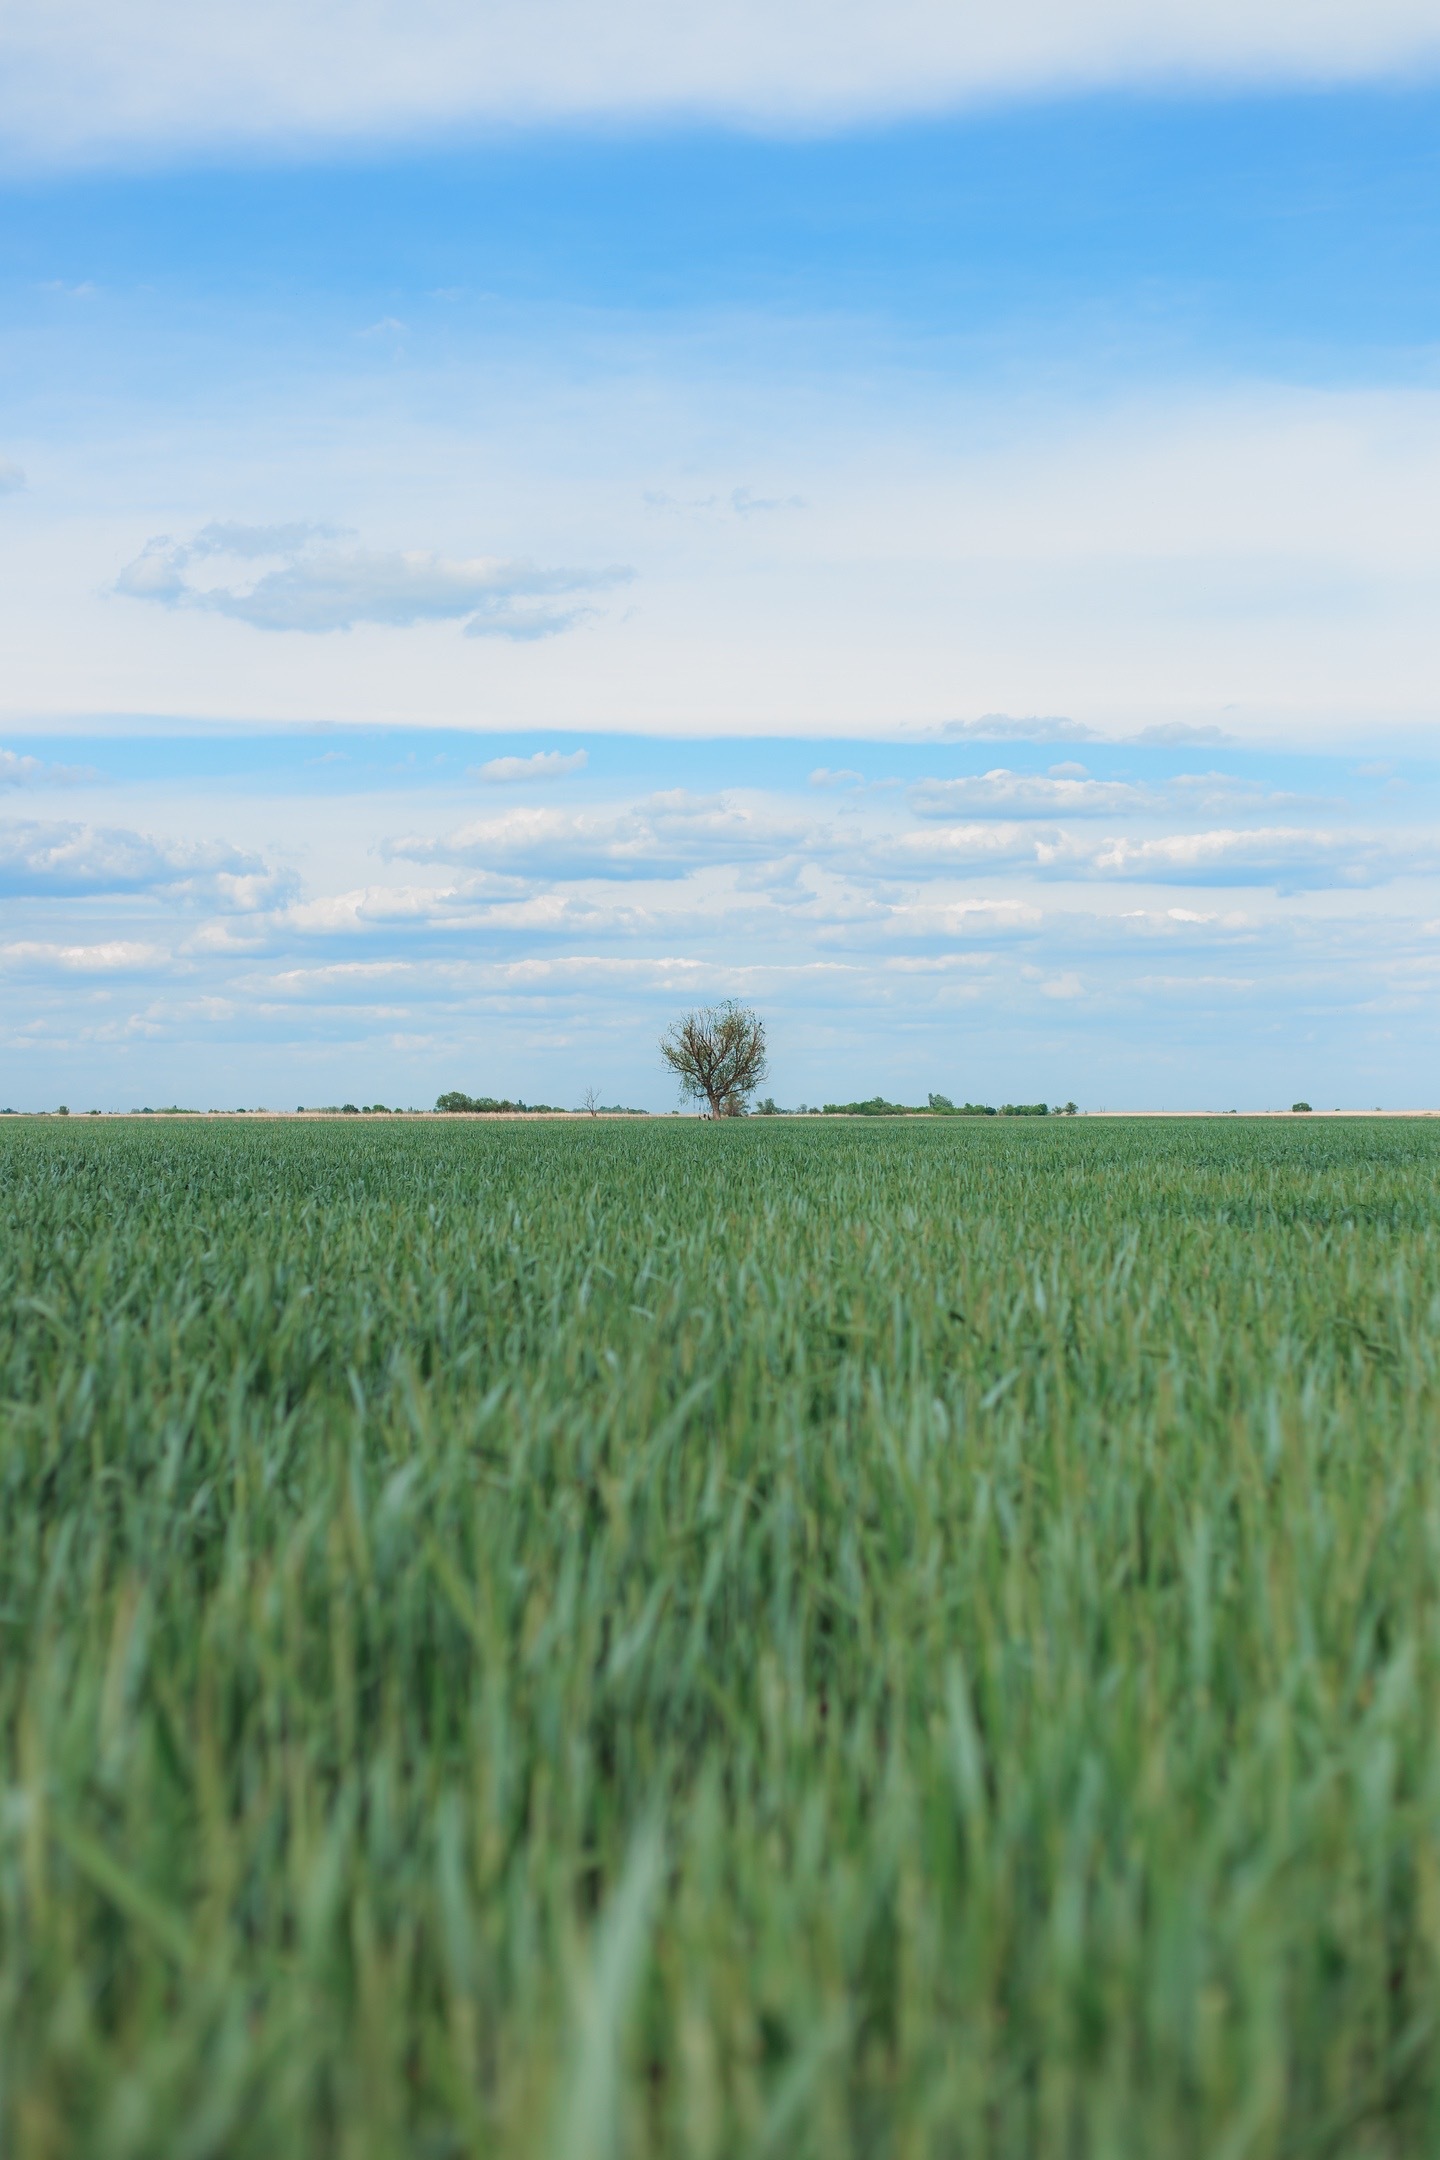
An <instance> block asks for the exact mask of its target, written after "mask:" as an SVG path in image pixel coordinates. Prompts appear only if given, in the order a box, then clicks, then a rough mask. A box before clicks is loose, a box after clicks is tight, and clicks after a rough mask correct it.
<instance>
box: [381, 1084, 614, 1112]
mask: <svg viewBox="0 0 1440 2160" xmlns="http://www.w3.org/2000/svg"><path fill="white" fill-rule="evenodd" d="M375 1107H376V1109H377V1110H378V1109H379V1108H380V1107H381V1105H380V1104H379V1103H377V1104H376V1105H375ZM603 1107H604V1106H603V1105H602V1108H603ZM435 1108H436V1109H437V1110H450V1111H453V1112H454V1113H455V1114H456V1115H457V1116H466V1117H476V1116H485V1115H489V1116H491V1117H494V1116H496V1115H497V1114H502V1113H504V1112H507V1111H508V1112H510V1113H512V1114H513V1113H514V1112H515V1111H517V1110H538V1111H543V1112H545V1113H547V1114H549V1115H552V1116H553V1115H554V1113H555V1109H556V1105H555V1104H554V1103H548V1102H531V1103H527V1102H510V1101H509V1100H508V1099H502V1098H500V1097H499V1096H495V1095H466V1094H463V1093H462V1092H461V1090H460V1089H459V1088H451V1090H450V1092H449V1093H448V1094H447V1095H437V1096H436V1098H435Z"/></svg>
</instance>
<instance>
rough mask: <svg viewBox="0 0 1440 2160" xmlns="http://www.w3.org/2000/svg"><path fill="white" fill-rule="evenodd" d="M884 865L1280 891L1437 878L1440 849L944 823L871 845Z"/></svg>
mask: <svg viewBox="0 0 1440 2160" xmlns="http://www.w3.org/2000/svg"><path fill="white" fill-rule="evenodd" d="M865 859H866V861H867V862H868V863H869V865H870V866H871V867H872V868H873V869H876V870H879V871H882V872H889V873H894V872H896V871H903V870H904V869H905V868H906V867H909V868H910V870H911V871H912V872H913V873H918V872H921V871H925V870H930V871H941V872H943V871H946V870H949V871H950V872H952V873H953V874H954V875H956V876H968V877H975V876H981V875H985V874H988V873H990V872H992V871H1000V870H1011V871H1023V872H1026V873H1028V874H1030V875H1032V876H1039V877H1043V878H1076V879H1081V880H1084V881H1086V882H1092V881H1095V880H1102V881H1112V880H1113V881H1124V882H1128V883H1135V884H1150V885H1192V886H1209V885H1222V886H1223V885H1237V886H1241V885H1253V886H1271V887H1273V888H1275V889H1276V890H1277V891H1280V892H1305V891H1324V890H1331V889H1334V888H1337V887H1353V888H1359V887H1365V886H1372V885H1381V884H1384V883H1386V882H1388V881H1389V880H1391V879H1393V878H1397V877H1403V876H1406V875H1415V874H1418V875H1421V876H1427V875H1428V876H1433V875H1434V873H1435V871H1436V869H1437V867H1440V849H1437V846H1436V843H1435V842H1434V841H1432V840H1429V839H1426V838H1424V837H1423V836H1422V837H1419V838H1416V837H1413V836H1412V837H1397V836H1382V835H1380V834H1376V833H1334V832H1314V831H1307V830H1306V829H1305V828H1303V827H1300V826H1261V827H1257V828H1256V829H1255V830H1254V831H1251V832H1245V831H1240V830H1236V829H1234V828H1224V829H1220V830H1216V831H1210V832H1197V833H1165V834H1160V835H1157V836H1156V837H1154V838H1152V839H1134V840H1132V839H1123V838H1112V837H1107V838H1105V839H1102V840H1091V839H1082V838H1079V837H1077V836H1076V835H1075V834H1073V833H1067V832H1065V831H1063V830H1062V829H1061V828H1059V827H1055V826H1035V825H1026V824H1021V823H1018V822H1015V823H1003V824H1002V823H999V822H997V823H994V824H988V823H986V824H979V823H976V824H967V825H950V826H936V827H933V828H930V829H922V830H921V831H918V832H906V833H900V834H898V835H896V836H895V837H893V838H889V839H885V838H879V839H876V840H875V841H873V842H872V843H871V845H870V846H869V848H868V849H867V850H866V857H865Z"/></svg>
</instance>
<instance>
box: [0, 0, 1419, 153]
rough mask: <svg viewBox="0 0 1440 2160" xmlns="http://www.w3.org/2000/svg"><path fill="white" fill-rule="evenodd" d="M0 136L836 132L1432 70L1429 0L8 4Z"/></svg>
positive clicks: (109, 145) (97, 148)
mask: <svg viewBox="0 0 1440 2160" xmlns="http://www.w3.org/2000/svg"><path fill="white" fill-rule="evenodd" d="M0 20H3V30H0V81H3V82H4V83H5V85H6V89H5V92H4V94H3V96H0V125H3V128H4V130H5V134H6V136H7V137H8V139H9V141H10V142H11V144H12V145H13V146H14V147H13V148H12V152H11V155H12V156H14V155H16V154H17V153H18V154H20V155H24V156H29V157H30V158H32V159H36V160H42V161H50V160H53V159H55V158H65V157H70V158H76V157H85V156H94V155H98V154H101V153H103V152H104V151H106V150H113V149H117V148H123V147H126V146H138V145H143V146H146V147H149V148H152V149H153V148H155V147H158V146H171V145H175V146H179V145H185V144H202V143H203V144H205V145H207V146H208V145H211V144H213V143H215V142H217V141H223V140H227V139H228V140H231V141H243V140H250V141H254V142H257V143H260V144H263V145H267V146H269V145H273V144H276V143H277V142H278V143H281V144H283V143H284V142H285V141H286V139H287V138H289V139H292V140H293V139H294V138H297V137H299V138H305V137H314V136H321V137H327V136H328V137H339V138H345V137H355V136H359V135H365V134H371V133H375V132H382V133H405V132H409V131H415V130H418V129H421V128H425V127H433V126H435V125H436V124H443V123H446V122H450V123H467V122H468V123H475V122H482V123H484V122H491V123H499V124H500V125H503V126H507V127H510V126H514V125H515V124H516V123H517V122H524V121H526V120H536V119H552V118H559V117H566V116H580V115H608V116H616V117H640V116H643V115H646V114H654V113H657V112H659V113H664V112H679V113H684V114H687V115H691V114H696V113H700V114H706V115H710V116H719V117H723V118H732V117H734V118H742V119H745V120H747V121H750V122H757V121H758V122H760V123H761V124H766V123H769V124H794V123H796V122H804V123H806V124H815V123H817V122H818V123H821V124H824V123H830V122H838V121H846V120H854V119H858V118H862V117H866V116H883V115H888V114H894V113H899V112H903V111H917V110H918V111H933V110H936V109H940V108H943V107H945V106H949V105H953V104H955V103H957V102H963V101H966V100H973V99H975V98H978V97H989V96H994V95H996V94H1002V95H1013V94H1015V93H1016V92H1027V91H1029V92H1035V91H1039V92H1056V91H1068V90H1074V89H1080V88H1085V87H1088V86H1092V85H1098V84H1111V83H1133V82H1144V81H1156V80H1159V81H1180V80H1183V81H1193V80H1196V79H1199V80H1201V81H1211V82H1236V81H1239V82H1252V81H1258V82H1268V81H1274V80H1298V81H1301V82H1324V81H1331V80H1336V79H1342V78H1348V77H1353V76H1362V77H1363V76H1375V75H1388V74H1394V73H1398V72H1401V71H1407V70H1413V69H1414V68H1416V67H1420V66H1429V65H1431V64H1433V62H1434V60H1435V57H1436V51H1437V45H1440V26H1437V22H1436V18H1435V10H1434V7H1433V5H1432V4H1431V0H1309V4H1305V0H1169V4H1168V5H1167V6H1165V7H1164V8H1157V7H1156V6H1155V5H1154V4H1153V0H1085V4H1084V5H1076V4H1075V0H1010V4H1009V5H1008V6H1006V7H1003V8H1001V7H994V6H987V5H983V4H981V0H963V4H962V0H955V4H952V5H950V6H937V5H936V4H935V0H889V4H888V5H885V6H881V5H880V4H879V0H826V4H825V5H824V6H822V5H821V4H820V0H730V4H729V5H727V6H726V7H724V8H718V9H717V8H714V7H710V6H705V5H703V4H702V0H619V4H618V5H617V6H616V7H614V8H611V9H608V10H604V11H597V10H596V9H595V8H594V7H592V6H589V5H586V4H584V0H474V4H471V5H466V6H462V5H459V4H457V0H372V4H371V5H369V6H367V7H366V8H365V9H364V10H363V11H360V12H358V13H357V11H356V10H355V9H354V8H352V7H349V6H346V5H344V4H343V0H301V4H298V5H297V4H294V0H250V4H249V5H247V6H246V7H244V8H236V7H195V6H193V5H192V4H191V0H135V4H134V5H133V6H131V7H129V8H127V9H125V10H124V11H123V12H117V11H116V9H115V8H114V6H113V5H111V4H110V0H10V4H9V6H8V7H7V9H6V10H5V14H4V17H3V18H0Z"/></svg>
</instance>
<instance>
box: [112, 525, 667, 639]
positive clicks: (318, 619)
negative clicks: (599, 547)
mask: <svg viewBox="0 0 1440 2160" xmlns="http://www.w3.org/2000/svg"><path fill="white" fill-rule="evenodd" d="M227 566H228V571H227ZM237 572H238V573H239V574H238V575H237ZM629 576H630V572H629V571H628V570H624V569H621V568H617V567H612V568H609V569H602V570H558V569H557V570H546V569H542V568H540V567H539V566H538V565H537V564H535V563H528V562H514V561H508V560H506V559H504V558H502V557H500V556H490V555H477V556H470V557H464V558H452V557H449V556H443V555H435V554H431V553H429V552H427V551H425V550H423V549H406V550H400V551H389V552H381V551H376V550H367V549H363V548H358V547H355V546H353V545H350V544H348V542H346V541H345V539H344V536H343V535H341V534H340V533H338V532H337V530H336V529H335V528H334V527H331V526H325V525H304V524H289V525H241V524H233V523H216V524H210V525H206V526H203V527H202V528H201V530H200V531H199V532H198V533H196V534H195V535H194V536H193V537H192V538H191V539H189V540H175V539H172V538H171V537H170V535H169V534H168V533H161V534H158V535H157V536H156V537H155V538H154V539H152V540H149V541H147V542H146V544H145V546H144V547H143V548H142V550H141V552H140V553H139V554H138V555H137V556H136V557H135V559H134V561H133V562H129V563H127V564H126V565H125V568H124V569H123V570H122V571H121V572H120V575H119V576H118V577H117V579H116V580H115V590H116V592H118V593H123V594H124V595H125V596H126V597H127V598H128V599H132V600H150V601H154V602H156V603H158V604H159V605H160V606H162V607H171V608H195V609H201V610H204V611H206V612H208V613H210V614H215V615H228V616H231V617H233V618H234V619H235V620H236V621H238V622H244V623H249V624H250V625H251V626H252V628H254V629H257V630H297V631H302V632H306V633H309V634H312V635H318V634H321V633H324V632H325V631H330V630H350V629H353V627H354V626H355V624H356V623H382V624H385V625H387V626H388V627H390V628H398V629H408V628H411V627H413V626H414V625H415V624H416V623H424V622H457V621H463V622H464V625H465V635H466V636H467V637H501V638H510V639H517V640H528V639H533V638H545V637H554V636H555V635H557V634H558V633H559V632H560V631H562V630H568V629H570V628H572V627H573V626H574V625H575V624H576V623H578V622H580V621H582V620H584V619H585V617H587V616H588V615H589V614H590V613H591V612H592V610H591V609H590V608H589V607H588V606H581V605H559V604H557V603H558V602H559V601H561V600H564V599H567V598H569V597H571V596H574V595H577V594H581V593H591V594H593V593H596V592H599V591H601V590H603V589H604V588H605V587H607V586H613V585H615V584H618V583H621V582H623V581H624V580H625V579H626V578H628V577H629Z"/></svg>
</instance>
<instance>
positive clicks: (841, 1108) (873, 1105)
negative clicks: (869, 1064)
mask: <svg viewBox="0 0 1440 2160" xmlns="http://www.w3.org/2000/svg"><path fill="white" fill-rule="evenodd" d="M825 1115H826V1117H1067V1116H1068V1117H1073V1116H1074V1115H1075V1105H1074V1103H1066V1104H1064V1105H1063V1107H1062V1106H1061V1105H1060V1104H1056V1106H1055V1108H1054V1109H1053V1110H1052V1109H1051V1107H1050V1105H1049V1104H1048V1103H1043V1102H1036V1103H1011V1102H1007V1103H1001V1105H1000V1107H999V1109H998V1110H997V1109H996V1108H995V1106H994V1104H993V1103H974V1102H967V1103H956V1102H951V1100H950V1098H949V1096H948V1095H932V1096H931V1097H930V1099H929V1101H928V1102H923V1103H898V1102H887V1101H886V1100H885V1097H884V1096H883V1095H872V1096H871V1097H870V1099H869V1100H868V1102H841V1103H835V1102H827V1103H826V1105H825Z"/></svg>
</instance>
